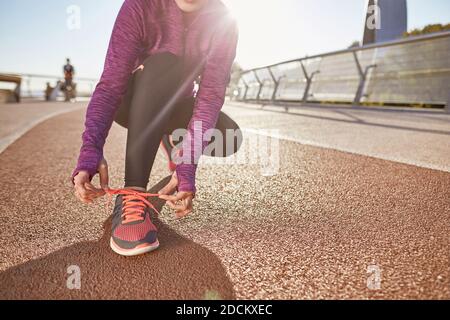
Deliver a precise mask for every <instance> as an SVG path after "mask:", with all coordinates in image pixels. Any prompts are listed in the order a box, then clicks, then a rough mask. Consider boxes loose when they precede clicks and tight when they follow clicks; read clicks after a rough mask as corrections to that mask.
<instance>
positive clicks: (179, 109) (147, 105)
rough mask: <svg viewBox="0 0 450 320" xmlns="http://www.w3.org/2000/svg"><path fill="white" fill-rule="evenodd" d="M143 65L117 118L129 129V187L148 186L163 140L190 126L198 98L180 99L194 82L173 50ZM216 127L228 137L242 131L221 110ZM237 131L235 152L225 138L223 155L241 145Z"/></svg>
mask: <svg viewBox="0 0 450 320" xmlns="http://www.w3.org/2000/svg"><path fill="white" fill-rule="evenodd" d="M143 66H144V69H143V70H138V71H137V72H135V73H134V75H133V76H132V77H131V79H130V83H129V87H128V91H127V93H126V95H125V97H124V99H123V101H122V104H121V106H120V107H119V110H118V112H117V115H116V119H115V121H116V122H117V123H118V124H119V125H121V126H123V127H125V128H128V138H127V153H126V160H125V187H140V188H147V184H148V182H149V177H150V173H151V170H152V167H153V163H154V161H155V157H156V154H157V152H158V148H159V145H160V142H161V139H162V138H163V136H164V135H168V134H171V133H172V132H173V131H174V130H176V129H186V128H187V126H188V124H189V121H190V120H191V117H192V114H193V108H194V102H195V98H183V99H182V98H177V93H179V92H181V91H183V88H182V87H183V86H185V85H186V84H187V83H189V82H191V83H192V81H193V79H187V80H186V79H182V75H183V74H185V71H186V70H184V69H183V63H182V61H181V59H180V58H178V57H176V56H175V55H172V54H170V53H162V54H157V55H154V56H151V57H149V58H148V59H147V60H145V62H144V63H143ZM216 128H217V129H218V130H220V131H221V132H222V135H223V137H224V139H226V137H227V135H226V133H225V132H226V130H227V129H232V130H238V129H239V126H238V125H237V124H236V122H234V121H233V120H232V119H231V118H230V117H229V116H227V115H226V114H225V113H223V112H221V113H220V116H219V120H218V123H217V126H216ZM237 132H238V134H237V136H236V137H235V139H234V140H235V141H233V142H234V148H233V150H232V151H231V153H230V151H228V153H227V149H228V148H226V146H227V141H223V146H224V151H223V153H222V154H221V155H224V156H230V155H232V154H234V153H235V152H237V150H238V149H239V148H240V145H241V143H242V136H241V133H240V131H237ZM210 143H214V141H211V142H210ZM212 155H213V156H216V155H215V154H212ZM221 155H218V156H221Z"/></svg>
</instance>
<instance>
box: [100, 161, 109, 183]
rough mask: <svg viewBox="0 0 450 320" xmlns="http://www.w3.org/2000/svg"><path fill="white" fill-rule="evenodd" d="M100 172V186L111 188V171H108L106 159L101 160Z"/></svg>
mask: <svg viewBox="0 0 450 320" xmlns="http://www.w3.org/2000/svg"><path fill="white" fill-rule="evenodd" d="M98 173H99V177H100V186H101V188H102V189H103V190H108V189H109V173H108V163H107V162H106V160H105V159H103V160H102V161H101V162H100V166H99V167H98Z"/></svg>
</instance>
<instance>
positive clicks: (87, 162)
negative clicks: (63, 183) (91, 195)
mask: <svg viewBox="0 0 450 320" xmlns="http://www.w3.org/2000/svg"><path fill="white" fill-rule="evenodd" d="M102 158H103V153H102V152H99V151H97V150H95V149H88V148H82V149H81V151H80V156H79V158H78V164H77V167H76V168H75V170H74V171H73V173H72V182H73V180H74V178H75V176H76V175H77V174H78V173H80V172H81V171H86V172H88V173H89V178H90V180H92V178H93V177H94V176H95V175H96V174H97V173H98V165H99V163H100V161H101V160H102Z"/></svg>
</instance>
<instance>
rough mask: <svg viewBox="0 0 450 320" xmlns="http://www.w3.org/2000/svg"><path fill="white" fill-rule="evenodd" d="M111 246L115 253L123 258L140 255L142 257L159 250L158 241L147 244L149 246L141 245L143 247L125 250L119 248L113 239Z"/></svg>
mask: <svg viewBox="0 0 450 320" xmlns="http://www.w3.org/2000/svg"><path fill="white" fill-rule="evenodd" d="M110 246H111V249H112V250H113V251H114V252H115V253H117V254H118V255H121V256H124V257H133V256H139V255H142V254H146V253H149V252H152V251H154V250H156V249H158V248H159V241H158V240H156V241H155V242H154V243H152V244H147V245H144V246H142V245H141V246H139V247H136V248H134V249H123V248H121V247H119V246H118V245H117V244H116V243H115V242H114V240H113V238H111V240H110Z"/></svg>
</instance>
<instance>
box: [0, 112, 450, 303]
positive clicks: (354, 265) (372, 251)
mask: <svg viewBox="0 0 450 320" xmlns="http://www.w3.org/2000/svg"><path fill="white" fill-rule="evenodd" d="M251 108H252V109H242V108H236V107H231V106H230V107H227V108H226V109H225V110H226V111H227V112H228V113H229V114H230V115H232V116H233V117H234V118H235V119H236V120H237V122H238V123H239V124H240V125H241V126H243V127H247V128H249V129H251V130H249V131H248V133H247V134H246V140H245V141H244V145H243V148H242V150H241V152H244V153H246V157H247V156H248V155H250V154H252V153H257V152H258V150H256V149H257V146H255V145H253V144H250V143H249V141H252V138H254V136H255V133H256V132H257V131H254V130H256V129H259V128H262V127H265V128H279V129H280V130H281V134H280V135H287V134H288V133H291V136H290V137H289V138H290V139H286V140H281V141H280V142H279V147H280V160H281V161H280V168H279V171H278V172H277V174H275V175H273V176H262V175H261V170H260V166H259V165H257V164H230V165H220V166H218V165H214V164H203V165H201V167H200V169H199V172H198V178H197V179H198V188H199V192H198V198H197V199H196V203H195V205H196V207H195V213H194V214H193V215H192V216H190V217H189V218H187V219H184V220H175V219H174V218H173V216H172V215H171V212H170V210H168V209H167V208H164V209H163V211H162V215H161V216H160V217H158V219H157V220H156V221H157V226H158V227H159V229H160V242H161V249H160V250H159V251H157V252H155V253H152V254H149V255H146V256H142V257H137V258H131V259H130V258H122V257H118V256H116V255H115V254H113V253H112V252H111V251H110V249H109V247H108V239H109V223H110V221H109V214H110V212H109V211H108V210H107V206H106V203H105V201H100V202H99V203H97V204H95V205H93V206H84V205H81V204H79V203H78V202H77V201H76V200H75V199H74V197H73V195H72V190H71V186H70V183H69V182H68V176H69V175H70V172H71V170H72V169H73V166H74V164H75V160H76V157H77V153H78V148H79V145H80V134H81V131H82V124H83V116H84V111H83V110H79V111H75V112H72V113H68V114H64V115H59V116H57V117H55V118H52V119H50V120H47V121H45V122H44V123H41V124H39V125H38V126H37V127H35V128H34V129H32V130H31V131H29V132H28V133H26V134H25V135H24V136H23V137H22V138H20V139H19V140H18V141H16V142H15V143H13V144H12V145H10V146H9V147H8V148H7V149H6V150H5V151H4V152H3V153H2V154H0V168H1V169H0V170H1V174H2V179H1V181H0V190H1V191H2V198H1V200H0V214H1V217H0V221H1V222H0V227H1V230H2V232H1V233H0V298H3V299H5V298H6V299H11V298H23V299H29V298H38V299H46V298H50V299H62V298H80V299H92V298H100V299H111V298H143V299H160V298H169V299H172V298H174V299H204V298H224V299H228V298H231V299H233V298H238V299H244V298H248V299H311V298H320V299H321V298H324V299H331V298H339V299H356V298H362V299H379V298H396V299H411V298H419V299H432V298H434V299H449V298H450V272H449V266H450V261H449V259H450V250H449V249H450V243H449V237H448V235H449V234H450V223H449V222H450V198H449V190H450V173H449V172H447V171H448V170H447V171H445V170H433V169H429V168H424V167H420V166H417V165H408V164H405V163H399V162H397V161H389V160H386V159H384V158H387V157H388V155H389V150H391V153H392V152H396V151H397V148H395V143H399V144H401V143H402V141H403V142H405V141H406V139H403V138H398V140H397V141H396V140H395V135H396V134H399V133H400V134H399V136H400V137H402V135H403V133H402V131H401V130H403V129H399V128H385V129H386V130H397V131H391V132H395V133H396V134H391V135H390V139H389V140H388V141H394V143H393V144H392V145H391V144H390V143H391V142H389V144H390V145H389V147H386V148H384V149H383V148H381V151H380V154H381V155H384V156H383V157H381V156H380V157H379V158H374V157H368V156H366V155H360V154H356V153H348V152H342V151H337V150H332V149H329V148H321V147H317V146H314V145H308V144H301V143H298V142H296V141H297V140H298V139H301V138H304V137H305V136H306V132H310V136H308V137H306V138H305V139H308V140H310V139H311V138H314V139H316V140H315V141H314V142H316V143H320V142H327V141H328V138H329V137H331V136H339V135H338V134H336V133H337V132H340V138H335V139H334V140H332V141H333V143H336V145H338V146H339V143H345V140H346V139H348V137H349V136H348V135H349V133H347V132H346V130H349V128H348V127H347V128H345V127H343V126H339V124H337V123H338V122H339V121H335V120H332V119H331V120H326V119H317V114H316V115H314V117H311V116H309V117H308V116H305V117H300V116H294V115H286V114H277V113H273V112H267V111H259V110H255V109H254V107H251ZM302 112H303V111H302ZM308 112H315V111H314V110H310V111H308ZM405 115H407V114H405ZM365 116H367V115H365ZM344 117H346V118H348V117H349V116H348V115H345V116H344ZM377 117H381V116H380V115H377ZM407 117H409V115H407ZM425 117H426V119H428V118H429V115H426V116H425ZM325 118H329V115H325ZM432 118H433V119H432V120H430V121H432V122H433V127H431V128H430V126H429V124H426V123H421V121H419V124H416V123H415V124H414V125H413V126H416V125H418V126H419V127H420V128H421V129H424V130H428V131H430V130H434V131H436V132H437V133H436V132H428V131H424V130H422V131H419V133H418V132H411V130H409V129H404V130H406V131H408V133H410V134H411V135H412V136H413V137H414V140H415V141H417V142H416V146H417V148H416V149H417V152H416V153H414V152H410V151H408V150H405V151H404V152H405V153H404V154H406V155H407V156H408V157H411V156H414V155H415V154H419V156H417V157H416V158H412V159H413V160H412V161H411V162H415V163H416V164H419V162H421V163H422V162H426V164H427V165H426V166H429V167H432V166H436V167H441V168H442V169H445V168H447V167H448V166H449V163H448V159H449V158H448V157H446V154H447V153H446V152H448V150H449V149H447V148H446V146H447V145H446V144H445V139H444V138H445V137H447V139H448V134H447V131H448V127H447V126H446V124H445V123H446V121H447V120H445V119H446V118H440V117H436V118H434V116H433V117H432ZM293 119H296V120H293ZM300 119H302V120H300ZM316 120H317V121H321V125H320V126H319V127H318V128H320V130H316V133H315V134H314V128H313V127H315V126H317V124H316V123H310V124H309V126H308V128H309V129H308V130H305V128H304V127H305V126H306V124H308V123H309V121H316ZM286 121H288V122H286ZM297 121H301V123H298V122H297ZM326 121H328V122H326ZM365 121H366V122H368V121H367V119H366V120H365ZM376 121H378V122H381V123H384V122H385V121H386V122H390V121H410V120H402V118H401V117H398V118H397V119H396V120H395V119H394V120H392V119H384V120H383V119H378V120H376ZM411 121H414V120H411ZM423 121H428V120H423ZM331 124H333V126H334V125H338V127H337V128H334V129H333V126H332V125H331ZM343 124H345V125H350V124H349V123H347V122H343ZM389 125H390V126H394V125H395V126H399V125H398V123H396V124H389ZM409 125H411V124H409ZM353 126H355V127H356V128H360V129H361V130H362V131H363V132H361V133H360V132H359V131H357V132H358V134H357V135H353V137H354V138H353V140H356V141H357V142H358V143H355V145H356V146H357V147H358V148H356V147H355V150H356V151H359V153H362V154H364V152H365V151H367V149H371V148H375V145H376V146H378V148H380V146H382V145H383V144H382V143H378V144H375V143H374V142H373V141H375V140H376V137H377V134H382V131H383V130H381V128H382V127H380V126H378V125H370V124H369V125H367V127H370V129H371V130H372V131H371V132H372V133H371V138H372V139H370V141H372V142H373V143H372V142H371V143H367V145H368V146H365V145H364V144H363V143H362V141H363V138H362V137H364V136H365V137H367V135H369V134H370V133H369V132H364V130H365V129H363V128H365V127H366V126H362V125H359V124H353ZM286 127H288V128H289V130H286ZM355 127H351V128H350V129H351V130H353V129H354V128H355ZM374 128H375V129H374ZM252 130H253V131H252ZM333 130H335V132H334V133H335V134H333ZM367 130H368V129H367ZM252 132H253V133H252ZM353 132H354V131H353ZM319 133H320V134H319ZM383 134H384V133H383ZM427 135H430V136H427ZM441 136H444V137H441ZM355 137H356V138H355ZM358 137H361V138H358ZM431 137H433V138H432V139H431ZM125 138H126V132H125V131H124V130H123V129H121V128H119V127H118V126H114V127H113V129H112V130H111V134H110V137H109V142H108V144H107V147H106V151H105V154H106V155H107V158H108V160H109V163H110V166H111V168H110V171H111V176H112V181H111V186H112V187H120V186H121V185H122V178H121V177H123V161H124V149H125ZM359 139H361V140H359ZM395 141H396V142H395ZM425 141H426V142H427V143H426V144H425V145H423V144H421V143H422V142H425ZM360 142H361V143H360ZM438 142H439V143H438ZM433 143H436V145H442V143H444V144H443V146H444V147H443V148H441V147H436V149H432V150H434V151H432V152H431V151H430V149H429V148H431V147H434V146H435V145H434V144H433ZM405 149H406V148H405ZM367 153H368V152H367ZM427 155H428V156H427ZM418 159H419V160H420V161H419V160H418ZM424 160H426V161H424ZM166 176H167V171H166V165H165V162H164V158H163V156H162V155H160V156H159V157H158V160H157V163H156V165H155V168H154V170H153V173H152V177H151V185H152V186H155V188H154V190H157V189H158V187H159V186H158V184H159V185H162V184H163V182H164V179H165V178H166ZM157 205H158V206H159V207H161V206H162V205H163V204H162V203H160V202H158V203H157ZM71 265H77V266H79V267H80V270H81V283H82V287H81V290H69V289H68V288H67V286H66V280H67V277H68V275H67V268H68V267H69V266H71ZM374 268H375V269H374ZM373 270H377V271H379V272H380V273H379V274H378V273H377V274H376V275H377V277H378V276H379V279H380V288H379V289H377V288H373V287H371V286H370V285H369V287H370V288H372V289H370V288H369V287H368V281H369V282H370V283H371V280H373V275H374V274H373ZM373 289H376V290H373Z"/></svg>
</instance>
